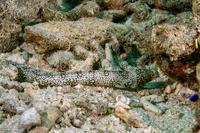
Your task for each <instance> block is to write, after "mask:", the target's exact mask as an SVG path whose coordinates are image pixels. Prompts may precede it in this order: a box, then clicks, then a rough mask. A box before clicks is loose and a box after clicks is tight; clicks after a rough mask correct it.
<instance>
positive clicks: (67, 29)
mask: <svg viewBox="0 0 200 133" xmlns="http://www.w3.org/2000/svg"><path fill="white" fill-rule="evenodd" d="M128 31H129V29H128V28H127V27H126V26H124V25H121V24H114V23H111V22H108V21H105V20H102V19H97V18H82V19H80V20H79V21H73V22H72V21H62V22H59V21H55V22H47V23H41V24H37V25H35V26H27V27H26V28H25V34H24V39H25V41H26V42H34V43H35V50H36V52H38V53H45V52H47V51H50V50H53V49H58V48H60V49H65V50H69V49H70V48H73V47H74V46H75V45H77V44H79V45H81V46H83V47H85V48H87V49H91V50H92V51H96V50H98V49H99V46H100V45H104V43H105V41H109V39H110V37H111V36H112V35H115V36H116V38H117V39H118V40H119V42H120V43H130V42H128V39H126V38H125V35H126V33H127V32H128Z"/></svg>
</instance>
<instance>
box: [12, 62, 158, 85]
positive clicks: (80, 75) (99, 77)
mask: <svg viewBox="0 0 200 133" xmlns="http://www.w3.org/2000/svg"><path fill="white" fill-rule="evenodd" d="M10 63H11V64H12V65H14V66H16V67H17V68H18V80H19V81H27V82H38V83H39V84H40V85H42V86H48V85H50V86H62V85H71V86H74V85H77V84H82V85H90V86H110V87H116V88H135V87H137V86H139V85H142V84H145V83H147V82H149V81H151V80H152V79H153V78H155V77H157V75H158V74H157V71H156V70H155V69H149V70H148V69H135V71H108V70H103V71H100V70H89V71H72V72H46V71H41V70H38V69H34V68H31V67H27V66H24V65H20V64H17V63H14V62H10Z"/></svg>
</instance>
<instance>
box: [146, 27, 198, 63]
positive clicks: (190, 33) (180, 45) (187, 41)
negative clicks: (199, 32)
mask: <svg viewBox="0 0 200 133" xmlns="http://www.w3.org/2000/svg"><path fill="white" fill-rule="evenodd" d="M195 35H196V32H195V31H194V30H190V29H188V28H187V27H185V26H183V25H168V24H163V25H157V26H155V27H154V28H153V29H152V31H151V35H150V37H149V45H150V48H151V50H152V54H153V55H158V54H162V53H165V54H166V55H168V56H169V57H170V60H171V61H176V60H178V59H180V58H183V57H185V56H186V55H190V54H191V53H193V52H194V50H195V49H194V37H195Z"/></svg>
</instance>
